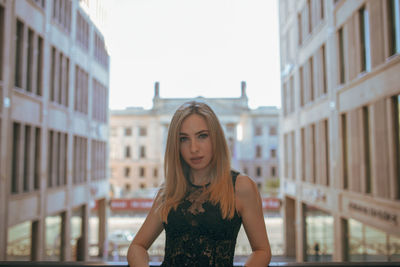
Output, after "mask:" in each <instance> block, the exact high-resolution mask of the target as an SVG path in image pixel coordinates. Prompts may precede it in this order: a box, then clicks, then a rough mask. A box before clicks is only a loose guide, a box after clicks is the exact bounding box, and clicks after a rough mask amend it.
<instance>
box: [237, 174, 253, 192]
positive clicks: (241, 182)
mask: <svg viewBox="0 0 400 267" xmlns="http://www.w3.org/2000/svg"><path fill="white" fill-rule="evenodd" d="M235 192H236V195H238V196H246V195H248V194H254V193H256V192H258V189H257V185H256V183H255V182H254V181H253V179H251V178H250V177H249V176H247V175H244V174H238V175H237V177H236V184H235Z"/></svg>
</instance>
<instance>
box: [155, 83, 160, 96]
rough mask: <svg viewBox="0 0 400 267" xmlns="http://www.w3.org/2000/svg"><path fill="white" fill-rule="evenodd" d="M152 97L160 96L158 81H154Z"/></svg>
mask: <svg viewBox="0 0 400 267" xmlns="http://www.w3.org/2000/svg"><path fill="white" fill-rule="evenodd" d="M154 97H155V98H159V97H160V82H155V83H154Z"/></svg>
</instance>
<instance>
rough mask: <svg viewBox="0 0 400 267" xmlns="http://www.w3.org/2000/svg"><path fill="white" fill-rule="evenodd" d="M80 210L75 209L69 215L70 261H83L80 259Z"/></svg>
mask: <svg viewBox="0 0 400 267" xmlns="http://www.w3.org/2000/svg"><path fill="white" fill-rule="evenodd" d="M82 216H83V212H82V208H77V209H74V210H73V211H72V215H71V240H70V242H71V253H72V260H74V261H78V260H83V258H82V251H80V250H81V249H82V248H81V246H82V241H83V239H82Z"/></svg>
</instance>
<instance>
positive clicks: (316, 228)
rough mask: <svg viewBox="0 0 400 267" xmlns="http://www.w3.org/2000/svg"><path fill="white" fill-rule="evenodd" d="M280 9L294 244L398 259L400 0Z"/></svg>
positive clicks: (317, 251)
mask: <svg viewBox="0 0 400 267" xmlns="http://www.w3.org/2000/svg"><path fill="white" fill-rule="evenodd" d="M279 12H280V43H281V44H280V51H281V68H282V69H281V77H282V78H281V79H282V116H281V120H280V122H281V124H280V125H281V133H280V135H281V138H280V140H281V141H282V142H281V145H282V146H281V147H282V153H281V158H280V163H281V164H280V165H281V169H282V181H283V182H282V189H283V194H284V209H285V210H284V221H285V228H284V230H285V250H286V254H287V255H288V256H296V258H297V260H298V261H316V260H321V261H331V260H333V261H369V260H373V261H381V260H382V261H399V260H400V138H399V137H400V132H399V129H400V127H399V126H400V124H399V112H400V104H399V100H400V97H399V94H400V75H399V74H400V15H399V13H400V7H399V0H382V1H377V0H372V1H367V0H363V1H345V0H334V1H333V0H307V1H305V0H302V1H291V0H281V1H279Z"/></svg>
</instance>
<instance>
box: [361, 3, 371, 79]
mask: <svg viewBox="0 0 400 267" xmlns="http://www.w3.org/2000/svg"><path fill="white" fill-rule="evenodd" d="M359 18H360V46H361V47H360V49H361V72H364V71H371V48H370V38H369V15H368V10H367V9H366V8H365V7H363V8H361V9H360V11H359Z"/></svg>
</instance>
